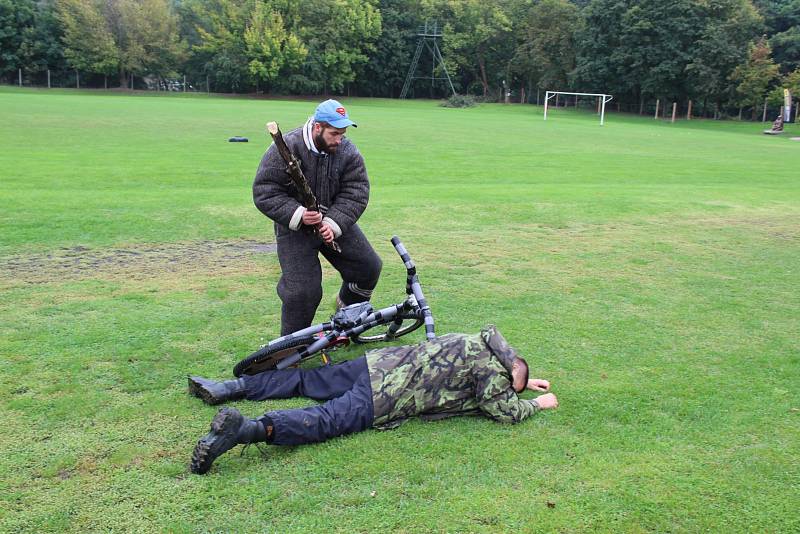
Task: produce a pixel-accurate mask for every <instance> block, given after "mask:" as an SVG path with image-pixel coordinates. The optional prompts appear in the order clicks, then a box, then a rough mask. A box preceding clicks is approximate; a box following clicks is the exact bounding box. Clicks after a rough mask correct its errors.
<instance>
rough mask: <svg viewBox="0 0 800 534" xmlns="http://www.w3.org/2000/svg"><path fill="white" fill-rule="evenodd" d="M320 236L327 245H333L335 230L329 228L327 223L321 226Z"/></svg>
mask: <svg viewBox="0 0 800 534" xmlns="http://www.w3.org/2000/svg"><path fill="white" fill-rule="evenodd" d="M315 213H316V212H315ZM319 236H320V237H321V238H322V240H323V241H325V242H326V243H333V228H331V227H330V226H328V225H327V224H326V223H322V224H320V225H319Z"/></svg>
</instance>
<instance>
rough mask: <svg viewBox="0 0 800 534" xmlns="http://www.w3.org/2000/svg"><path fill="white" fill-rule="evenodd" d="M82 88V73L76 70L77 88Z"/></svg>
mask: <svg viewBox="0 0 800 534" xmlns="http://www.w3.org/2000/svg"><path fill="white" fill-rule="evenodd" d="M80 88H81V75H80V74H78V71H77V70H76V71H75V89H80Z"/></svg>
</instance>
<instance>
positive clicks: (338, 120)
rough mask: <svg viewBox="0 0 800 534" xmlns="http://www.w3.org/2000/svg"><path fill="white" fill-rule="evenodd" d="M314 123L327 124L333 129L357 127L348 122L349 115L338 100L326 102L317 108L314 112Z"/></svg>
mask: <svg viewBox="0 0 800 534" xmlns="http://www.w3.org/2000/svg"><path fill="white" fill-rule="evenodd" d="M314 122H327V123H328V124H330V125H331V126H333V127H334V128H347V127H348V126H352V127H353V128H358V125H357V124H356V123H354V122H353V121H351V120H350V115H349V114H348V113H347V110H346V109H344V106H343V105H342V104H341V103H340V102H339V101H338V100H333V99H330V100H326V101H325V102H323V103H321V104H320V105H319V106H317V110H316V111H315V112H314Z"/></svg>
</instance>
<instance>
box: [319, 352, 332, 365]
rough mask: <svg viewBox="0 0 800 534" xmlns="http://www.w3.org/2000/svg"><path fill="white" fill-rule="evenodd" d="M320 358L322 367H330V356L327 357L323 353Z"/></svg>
mask: <svg viewBox="0 0 800 534" xmlns="http://www.w3.org/2000/svg"><path fill="white" fill-rule="evenodd" d="M320 357H321V358H322V365H330V364H331V358H330V356H328V355H327V354H325V353H324V352H323V353H322V355H321V356H320Z"/></svg>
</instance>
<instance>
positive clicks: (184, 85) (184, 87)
mask: <svg viewBox="0 0 800 534" xmlns="http://www.w3.org/2000/svg"><path fill="white" fill-rule="evenodd" d="M183 92H184V93H185V92H186V75H185V74H184V75H183Z"/></svg>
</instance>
